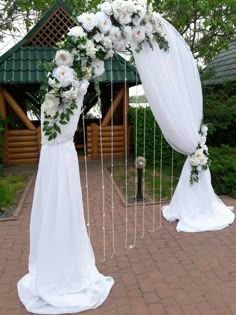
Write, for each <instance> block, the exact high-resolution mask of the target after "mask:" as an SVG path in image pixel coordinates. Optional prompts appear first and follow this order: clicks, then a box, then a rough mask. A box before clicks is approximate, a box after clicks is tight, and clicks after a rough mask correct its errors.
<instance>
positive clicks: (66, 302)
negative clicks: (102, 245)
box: [17, 97, 114, 314]
mask: <svg viewBox="0 0 236 315" xmlns="http://www.w3.org/2000/svg"><path fill="white" fill-rule="evenodd" d="M82 102H83V97H80V98H79V99H78V105H79V108H78V111H77V113H76V114H75V115H73V116H72V117H71V119H70V122H69V123H68V124H67V125H63V126H62V125H61V126H60V127H61V129H62V133H61V134H60V135H58V137H57V138H56V140H55V141H54V140H52V141H51V142H49V141H48V139H47V138H46V137H45V135H44V133H42V143H43V144H42V149H41V154H40V161H39V168H38V174H37V180H36V184H35V192H34V200H33V207H32V214H31V223H30V256H29V273H28V274H27V275H25V276H24V277H23V278H22V279H21V280H20V281H19V282H18V285H17V287H18V294H19V297H20V299H21V301H22V303H23V304H24V305H25V307H26V309H27V310H28V311H29V312H31V313H35V314H65V313H66V314H67V313H70V314H71V313H78V312H82V311H84V310H88V309H94V308H97V307H98V306H99V305H101V304H102V303H103V302H104V301H105V300H106V298H107V296H108V294H109V292H110V290H111V287H112V286H113V283H114V280H113V279H112V278H111V277H105V276H103V275H102V274H101V273H99V272H98V270H97V268H96V265H95V258H94V254H93V250H92V247H91V244H90V240H89V237H88V234H87V229H86V224H85V219H84V208H83V199H82V192H81V184H80V175H79V164H78V156H77V153H76V150H75V147H74V143H73V136H74V133H75V131H76V129H77V124H78V120H79V115H80V108H81V104H82ZM42 123H43V115H42Z"/></svg>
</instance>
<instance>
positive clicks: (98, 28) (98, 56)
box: [42, 0, 234, 232]
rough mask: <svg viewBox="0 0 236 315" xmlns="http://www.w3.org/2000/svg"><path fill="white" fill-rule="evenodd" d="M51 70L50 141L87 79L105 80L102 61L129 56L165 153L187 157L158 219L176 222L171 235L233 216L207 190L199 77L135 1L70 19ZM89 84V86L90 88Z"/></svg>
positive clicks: (219, 224)
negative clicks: (170, 151)
mask: <svg viewBox="0 0 236 315" xmlns="http://www.w3.org/2000/svg"><path fill="white" fill-rule="evenodd" d="M77 23H78V25H77V26H75V27H72V28H71V29H70V30H69V32H68V33H67V35H66V36H65V39H64V40H63V41H62V42H60V43H58V51H57V53H56V56H55V59H54V61H53V62H52V64H51V65H50V67H49V68H50V70H49V74H48V89H47V91H46V95H45V100H44V102H43V104H42V110H43V111H44V114H45V118H46V119H45V120H44V123H43V132H44V134H45V136H47V137H48V140H50V141H52V142H56V141H57V135H58V134H59V133H61V128H62V127H63V125H66V124H67V123H68V122H69V121H70V118H71V117H72V116H73V114H74V110H75V109H76V108H77V106H78V104H77V98H78V97H81V96H83V95H85V94H86V91H87V88H88V85H89V82H88V80H89V79H91V78H97V77H99V76H101V75H102V74H103V72H104V59H109V58H112V56H113V54H114V53H115V52H116V51H117V52H122V51H125V50H126V49H127V47H128V49H129V50H130V51H131V52H132V54H133V57H134V60H135V64H136V67H137V69H138V72H139V75H140V78H141V80H142V84H143V88H144V91H145V95H146V97H147V100H148V103H149V104H150V107H151V109H152V112H153V114H154V117H155V119H156V121H157V123H158V125H159V126H160V129H161V131H162V133H163V135H164V137H165V139H166V140H167V142H168V143H169V144H170V146H171V147H172V148H173V149H174V150H176V151H178V152H180V153H182V154H184V155H186V156H187V159H186V162H185V164H184V167H183V170H182V173H181V176H180V179H179V183H178V185H177V187H176V190H175V193H174V195H173V197H172V200H171V202H170V204H169V205H168V206H165V207H163V208H162V211H163V216H164V217H165V218H166V219H167V220H169V221H173V220H179V222H178V224H177V231H185V232H201V231H211V230H220V229H223V228H225V227H227V226H228V225H229V224H231V223H232V222H233V221H234V213H233V212H232V211H231V210H232V209H230V208H229V207H226V206H225V205H224V203H223V202H222V201H221V200H220V199H219V198H218V197H217V196H216V194H215V193H214V190H213V188H212V185H211V178H210V171H209V159H208V148H207V146H206V140H207V126H205V125H203V124H202V120H203V105H202V90H201V82H200V78H199V73H198V69H197V65H196V62H195V60H194V58H193V56H192V53H191V51H190V49H189V47H188V45H187V44H186V43H185V41H184V40H183V38H182V37H181V35H180V34H179V33H178V32H177V31H176V29H175V28H174V27H173V26H172V25H171V24H170V23H168V22H167V21H166V20H165V19H164V18H162V17H161V16H160V15H159V14H158V13H156V12H153V11H152V9H151V7H146V6H143V5H141V4H139V3H138V2H137V1H136V0H114V1H112V2H110V1H106V2H104V3H102V4H101V5H99V7H98V8H97V12H89V13H83V14H82V15H79V16H77ZM95 82H96V81H95Z"/></svg>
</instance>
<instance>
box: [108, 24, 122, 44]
mask: <svg viewBox="0 0 236 315" xmlns="http://www.w3.org/2000/svg"><path fill="white" fill-rule="evenodd" d="M109 34H110V38H111V40H112V42H113V43H114V42H116V41H119V40H120V39H121V31H120V29H119V27H117V26H112V27H111V29H110V32H109Z"/></svg>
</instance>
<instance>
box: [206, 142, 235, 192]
mask: <svg viewBox="0 0 236 315" xmlns="http://www.w3.org/2000/svg"><path fill="white" fill-rule="evenodd" d="M209 153H210V159H211V160H212V164H211V166H210V170H211V177H212V186H213V187H214V190H215V192H216V193H217V194H219V195H229V196H231V197H235V198H236V176H235V174H236V148H235V147H230V146H227V145H222V146H221V147H210V148H209Z"/></svg>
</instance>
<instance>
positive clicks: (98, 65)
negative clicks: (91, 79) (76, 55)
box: [92, 59, 105, 77]
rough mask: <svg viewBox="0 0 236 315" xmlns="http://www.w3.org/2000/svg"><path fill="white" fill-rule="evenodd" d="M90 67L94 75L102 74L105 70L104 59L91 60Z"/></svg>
mask: <svg viewBox="0 0 236 315" xmlns="http://www.w3.org/2000/svg"><path fill="white" fill-rule="evenodd" d="M92 68H93V72H94V76H95V77H99V76H101V75H102V74H103V72H104V71H105V68H104V61H103V60H100V59H95V60H94V61H93V62H92Z"/></svg>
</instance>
